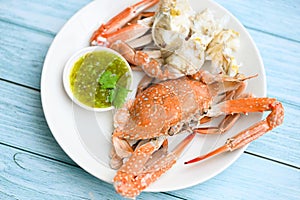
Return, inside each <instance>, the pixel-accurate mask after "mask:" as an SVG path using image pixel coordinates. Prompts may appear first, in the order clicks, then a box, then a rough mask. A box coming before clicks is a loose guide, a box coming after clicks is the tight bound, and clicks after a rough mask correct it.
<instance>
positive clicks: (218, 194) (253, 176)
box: [0, 145, 300, 200]
mask: <svg viewBox="0 0 300 200" xmlns="http://www.w3.org/2000/svg"><path fill="white" fill-rule="evenodd" d="M0 151H1V152H2V153H1V154H0V161H1V162H0V170H1V174H0V188H1V192H2V193H0V198H1V197H7V196H10V197H12V198H15V199H24V198H25V199H33V200H34V199H44V198H45V197H47V199H121V197H120V196H119V195H117V194H116V193H115V191H114V189H113V187H112V185H110V184H107V183H104V182H102V181H100V180H98V179H96V178H95V177H92V176H91V175H89V174H87V173H86V172H84V171H83V170H82V169H80V168H77V167H74V166H70V165H66V164H63V163H60V162H57V161H53V160H51V159H45V158H43V157H40V156H36V155H34V154H30V153H27V152H23V151H20V150H16V149H13V148H10V147H7V146H4V145H0ZM191 167H197V166H191ZM204 173H205V172H204ZM195 175H196V174H195ZM257 188H259V189H257ZM299 189H300V173H299V170H297V169H294V168H291V167H287V166H284V165H280V164H277V163H274V162H270V161H267V160H264V159H260V158H257V157H254V156H250V155H246V154H244V155H243V156H242V157H241V158H240V159H239V160H238V161H237V162H236V163H234V164H233V165H232V166H231V167H230V168H228V169H227V170H226V171H224V172H223V173H222V174H220V175H218V176H216V177H214V178H213V179H211V180H209V181H207V182H205V183H203V184H199V185H196V186H194V187H190V188H187V189H183V190H178V191H173V192H167V193H147V192H144V193H142V194H141V195H140V196H139V197H138V199H162V200H163V199H199V198H201V199H224V198H225V199H228V198H229V199H241V198H243V199H299V195H298V193H299ZM282 191H284V192H282ZM224 195H226V196H224ZM176 197H178V198H176Z"/></svg>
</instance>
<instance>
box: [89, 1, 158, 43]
mask: <svg viewBox="0 0 300 200" xmlns="http://www.w3.org/2000/svg"><path fill="white" fill-rule="evenodd" d="M158 2H159V0H142V1H140V2H138V3H136V4H134V5H132V6H129V7H127V8H126V9H124V10H123V11H122V12H120V13H119V14H118V15H116V16H115V17H113V18H112V19H110V20H109V21H108V22H107V23H106V24H102V25H101V26H100V27H99V28H98V29H97V30H96V31H95V32H94V33H93V35H92V37H91V39H90V44H91V45H104V46H105V45H107V41H106V40H107V38H109V37H112V36H115V35H116V34H118V32H117V33H114V32H116V31H118V30H119V29H120V28H122V27H123V26H124V25H125V24H127V23H128V22H129V21H130V20H132V19H134V18H135V17H136V16H138V15H139V13H141V12H142V11H143V10H146V9H148V8H150V7H152V6H154V5H155V4H157V3H158ZM132 25H133V24H132ZM138 28H141V25H139V24H136V25H134V26H133V27H130V28H126V29H125V30H122V31H124V32H126V33H128V29H133V30H134V29H138ZM142 28H143V27H142Z"/></svg>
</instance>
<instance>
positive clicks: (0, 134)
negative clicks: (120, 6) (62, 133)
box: [0, 0, 300, 199]
mask: <svg viewBox="0 0 300 200" xmlns="http://www.w3.org/2000/svg"><path fill="white" fill-rule="evenodd" d="M89 2H91V0H80V1H71V0H65V1H56V0H43V1H40V0H26V1H22V0H10V1H4V0H0V31H1V32H0V33H1V35H0V55H1V56H0V91H1V94H0V110H1V111H0V199H121V197H120V196H118V195H117V194H116V193H115V191H114V189H113V187H112V185H110V184H107V183H105V182H103V181H101V180H98V179H96V178H95V177H93V176H91V175H89V174H88V173H86V172H85V171H84V170H82V169H81V168H80V167H79V166H77V165H76V164H75V163H74V162H73V161H72V160H71V159H70V158H69V157H68V156H67V155H66V154H65V153H64V152H63V151H62V149H61V148H60V147H59V145H58V144H57V143H56V141H55V140H54V138H53V136H52V134H51V132H50V130H49V128H48V126H47V123H46V121H45V118H44V115H43V110H42V106H41V100H40V76H41V71H42V67H43V62H44V58H45V55H46V53H47V50H48V48H49V46H50V44H51V42H52V40H53V38H54V37H55V35H56V34H57V33H58V31H59V30H60V28H61V27H62V26H63V25H64V23H65V22H66V21H67V20H68V19H69V18H70V17H71V16H72V15H73V14H74V13H75V12H76V11H78V10H79V9H80V8H82V7H83V6H84V5H86V4H88V3H89ZM217 2H218V3H220V4H221V5H222V6H224V7H225V8H227V9H228V10H229V11H230V12H232V13H233V15H235V16H236V17H237V18H238V19H239V20H240V21H241V22H242V23H243V25H244V26H245V27H246V28H247V30H248V31H249V32H250V34H251V36H252V37H253V39H254V41H255V42H256V44H257V46H258V49H259V50H260V53H261V55H262V58H263V61H264V64H265V70H266V75H267V95H268V96H270V97H276V98H277V99H278V100H279V101H281V102H282V103H283V105H284V107H285V121H284V124H283V125H282V126H280V127H278V128H276V129H275V130H273V131H271V132H270V133H268V134H266V135H264V136H263V137H261V138H259V139H258V140H257V141H255V142H253V143H251V145H250V146H249V147H248V148H247V150H246V151H245V152H244V153H243V154H242V156H241V157H240V158H239V159H238V160H237V161H236V162H235V163H234V164H233V165H231V166H230V167H229V168H228V169H227V170H225V171H224V172H223V173H221V174H219V175H218V176H216V177H214V178H213V179H211V180H209V181H207V182H205V183H203V184H199V185H196V186H193V187H190V188H186V189H183V190H178V191H172V192H162V193H142V195H140V196H139V199H150V198H151V199H300V170H299V169H300V123H299V121H300V89H299V88H300V81H299V78H300V68H299V67H300V53H299V52H300V28H299V27H300V26H299V22H300V2H299V1H298V0H285V1H284V0H276V1H266V0H244V1H238V0H231V1H226V0H217ZM195 176H197V174H195Z"/></svg>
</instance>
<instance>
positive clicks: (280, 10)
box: [215, 0, 300, 42]
mask: <svg viewBox="0 0 300 200" xmlns="http://www.w3.org/2000/svg"><path fill="white" fill-rule="evenodd" d="M215 1H216V2H218V3H219V4H220V5H222V6H224V7H225V8H226V9H228V10H229V11H230V12H231V13H232V14H233V15H234V16H235V17H237V18H238V19H239V20H240V21H241V22H242V24H243V25H244V26H246V27H247V28H250V29H254V30H259V31H260V32H266V33H269V34H272V35H276V36H279V37H283V38H286V39H291V40H293V41H297V42H299V41H300V29H299V28H295V26H297V24H298V22H299V21H300V15H299V13H300V2H299V1H293V0H276V1H268V0H263V1H261V0H243V1H240V0H230V1H226V0H215Z"/></svg>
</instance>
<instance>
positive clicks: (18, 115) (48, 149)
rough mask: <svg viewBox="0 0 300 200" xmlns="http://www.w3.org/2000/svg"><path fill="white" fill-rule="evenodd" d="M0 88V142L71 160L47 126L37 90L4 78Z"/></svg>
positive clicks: (63, 159) (67, 160)
mask: <svg viewBox="0 0 300 200" xmlns="http://www.w3.org/2000/svg"><path fill="white" fill-rule="evenodd" d="M0 91H1V95H0V102H1V103H0V110H1V112H0V132H1V134H0V142H1V143H5V144H7V145H11V146H15V147H18V148H22V149H26V150H27V151H31V152H35V153H37V154H42V155H44V156H47V157H51V158H55V159H57V160H62V161H64V162H68V163H70V164H74V162H73V161H71V159H70V158H69V157H68V156H67V155H66V154H65V153H64V152H63V150H62V149H61V148H60V147H59V145H58V144H57V143H56V141H55V139H54V138H53V136H52V134H51V132H50V130H49V128H48V126H47V123H46V120H45V117H44V114H43V110H42V105H41V100H40V93H39V92H37V91H34V90H30V89H26V88H23V87H20V86H16V85H14V84H10V83H6V82H4V81H0ZM20 138H22V139H20ZM74 165H75V164H74Z"/></svg>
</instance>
